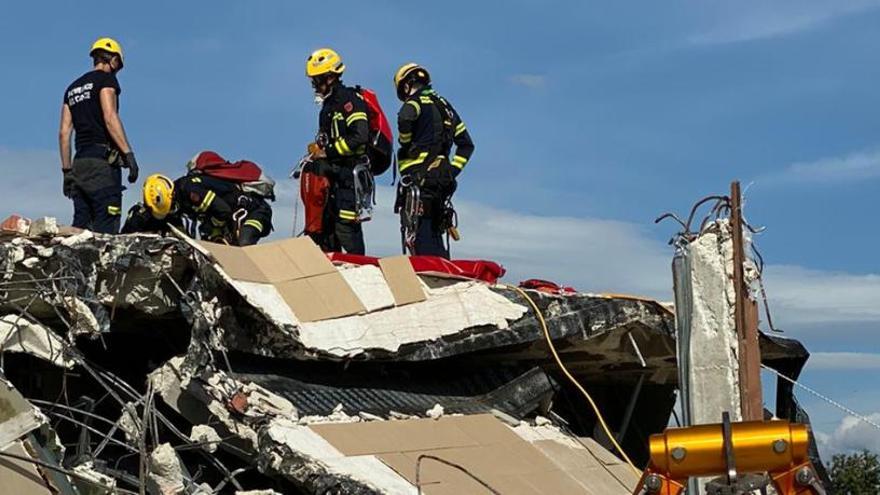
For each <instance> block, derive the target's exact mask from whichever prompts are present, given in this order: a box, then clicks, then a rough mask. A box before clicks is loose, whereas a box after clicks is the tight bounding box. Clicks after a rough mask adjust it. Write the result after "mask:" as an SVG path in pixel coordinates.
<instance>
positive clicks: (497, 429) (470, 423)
mask: <svg viewBox="0 0 880 495" xmlns="http://www.w3.org/2000/svg"><path fill="white" fill-rule="evenodd" d="M440 421H455V425H456V426H457V427H458V428H459V429H460V430H461V431H463V432H464V433H465V434H466V435H467V436H469V437H470V438H472V439H473V440H474V441H475V442H477V443H479V444H483V445H493V444H506V443H515V442H522V441H523V440H522V437H520V436H519V435H517V434H516V433H515V432H514V431H513V430H511V429H510V428H508V427H507V426H506V425H505V424H504V423H502V422H501V421H499V420H498V418H496V417H495V416H493V415H491V414H475V415H472V416H451V417H450V416H445V417H443V418H440Z"/></svg>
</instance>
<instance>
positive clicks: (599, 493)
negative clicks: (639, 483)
mask: <svg viewBox="0 0 880 495" xmlns="http://www.w3.org/2000/svg"><path fill="white" fill-rule="evenodd" d="M568 475H569V476H571V477H572V478H573V479H574V480H576V481H577V482H578V483H580V485H581V486H583V487H585V488H586V490H587V493H590V494H592V495H630V494H631V493H632V489H634V488H635V486H633V487H632V489H630V490H627V489H625V488H624V486H623V485H621V484H620V482H619V481H617V479H616V478H614V476H612V475H611V473H609V472H608V471H607V470H606V469H605V468H601V467H594V468H586V469H582V470H580V471H568Z"/></svg>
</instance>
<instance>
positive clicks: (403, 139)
mask: <svg viewBox="0 0 880 495" xmlns="http://www.w3.org/2000/svg"><path fill="white" fill-rule="evenodd" d="M397 140H398V141H400V144H406V143H408V142H410V141H412V133H411V132H402V133H400V136H399V137H398V139H397Z"/></svg>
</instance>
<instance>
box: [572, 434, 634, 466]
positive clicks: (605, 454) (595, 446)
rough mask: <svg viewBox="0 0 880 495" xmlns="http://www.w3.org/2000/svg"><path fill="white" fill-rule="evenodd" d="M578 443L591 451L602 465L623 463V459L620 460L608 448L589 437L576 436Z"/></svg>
mask: <svg viewBox="0 0 880 495" xmlns="http://www.w3.org/2000/svg"><path fill="white" fill-rule="evenodd" d="M578 439H579V440H580V443H581V444H583V445H584V446H585V447H586V448H588V449H589V450H590V452H592V453H593V455H594V456H596V458H597V459H598V460H599V462H600V463H602V465H605V466H613V465H614V464H623V461H622V460H620V458H618V457H617V456H616V455H614V454H613V453H612V452H611V451H610V450H607V449H605V447H602V446H601V445H599V443H598V442H596V441H595V440H593V439H592V438H590V437H578Z"/></svg>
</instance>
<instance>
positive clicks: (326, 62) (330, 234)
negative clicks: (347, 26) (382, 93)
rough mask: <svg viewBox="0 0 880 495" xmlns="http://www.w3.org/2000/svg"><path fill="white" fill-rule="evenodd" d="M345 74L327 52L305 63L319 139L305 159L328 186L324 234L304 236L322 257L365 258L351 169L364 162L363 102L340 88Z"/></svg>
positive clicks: (366, 132) (365, 126)
mask: <svg viewBox="0 0 880 495" xmlns="http://www.w3.org/2000/svg"><path fill="white" fill-rule="evenodd" d="M344 71H345V65H344V64H343V63H342V59H341V58H340V57H339V54H337V53H336V52H335V51H333V50H330V49H329V48H321V49H319V50H315V52H313V53H312V54H311V55H310V56H309V58H308V60H307V61H306V75H307V76H308V77H309V78H310V79H311V81H312V88H314V90H315V100H316V101H317V102H319V103H320V104H321V113H320V117H319V120H318V127H319V129H318V138H317V139H316V142H315V143H312V144H310V145H309V153H310V155H311V160H312V161H313V164H314V165H315V169H316V170H317V173H318V174H319V175H323V176H325V177H327V178H328V179H329V181H330V194H329V198H328V204H327V207H326V208H325V215H324V227H323V230H322V232H321V233H320V234H312V233H309V235H310V236H312V238H313V240H315V242H316V243H317V244H318V245H319V246H320V247H321V249H323V250H324V251H341V250H344V251H345V252H347V253H351V254H364V252H365V247H364V234H363V229H362V226H361V223H360V220H359V218H358V213H357V201H356V193H355V179H354V167H355V166H356V165H358V164H359V163H362V162H364V161H365V160H366V148H367V142H368V141H369V134H370V129H369V123H368V119H367V106H366V103H365V102H364V100H363V97H362V96H361V95H360V93H359V92H358V91H356V90H355V89H354V88H351V87H348V86H345V85H344V84H342V79H341V76H342V73H343V72H344Z"/></svg>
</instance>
